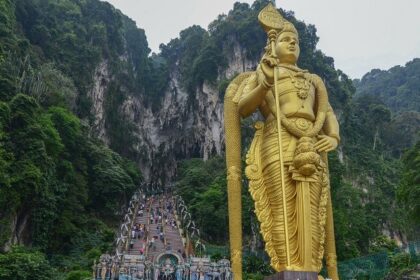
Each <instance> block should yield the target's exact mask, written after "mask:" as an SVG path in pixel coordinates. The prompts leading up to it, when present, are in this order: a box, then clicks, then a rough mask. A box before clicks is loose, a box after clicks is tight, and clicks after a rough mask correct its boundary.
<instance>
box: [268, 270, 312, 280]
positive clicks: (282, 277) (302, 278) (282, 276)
mask: <svg viewBox="0 0 420 280" xmlns="http://www.w3.org/2000/svg"><path fill="white" fill-rule="evenodd" d="M264 280H318V273H316V272H303V271H282V272H279V273H276V274H273V275H270V276H267V277H264Z"/></svg>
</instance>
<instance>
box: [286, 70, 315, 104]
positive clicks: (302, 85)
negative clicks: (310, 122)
mask: <svg viewBox="0 0 420 280" xmlns="http://www.w3.org/2000/svg"><path fill="white" fill-rule="evenodd" d="M280 66H281V67H284V68H286V69H287V73H288V75H289V77H290V80H291V81H292V84H293V86H294V87H295V88H296V89H297V93H296V94H297V96H298V97H299V98H300V99H302V100H305V99H306V98H308V96H309V88H310V83H309V81H308V80H307V79H305V74H304V73H305V72H307V71H306V70H302V69H300V68H298V67H296V66H293V65H288V64H280Z"/></svg>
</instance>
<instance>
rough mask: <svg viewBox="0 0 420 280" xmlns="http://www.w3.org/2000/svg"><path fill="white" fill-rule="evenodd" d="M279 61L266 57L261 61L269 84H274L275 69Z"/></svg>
mask: <svg viewBox="0 0 420 280" xmlns="http://www.w3.org/2000/svg"><path fill="white" fill-rule="evenodd" d="M276 64H277V61H276V59H275V58H273V57H268V56H264V57H263V58H262V59H261V62H260V66H261V70H262V72H263V74H264V77H265V80H266V81H267V83H269V84H273V83H274V67H275V66H276Z"/></svg>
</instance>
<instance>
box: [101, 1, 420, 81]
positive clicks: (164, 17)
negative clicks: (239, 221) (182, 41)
mask: <svg viewBox="0 0 420 280" xmlns="http://www.w3.org/2000/svg"><path fill="white" fill-rule="evenodd" d="M107 1H108V2H110V3H111V4H113V5H114V6H115V7H116V8H118V9H120V10H121V11H122V12H123V13H124V14H126V15H128V16H129V17H130V18H132V19H133V20H135V21H136V23H137V26H138V27H140V28H143V29H144V30H145V32H146V36H147V40H148V42H149V47H150V48H151V49H152V51H154V52H159V44H161V43H168V42H169V40H170V39H173V38H176V37H178V35H179V32H180V31H181V30H183V29H185V28H187V27H189V26H191V25H193V24H197V25H201V26H202V27H204V28H207V26H208V24H209V23H210V22H211V21H213V20H214V19H216V17H217V15H219V14H222V13H224V14H227V13H228V12H229V10H231V9H232V8H233V3H234V2H236V1H233V0H161V1H153V0H107ZM240 2H247V3H250V4H252V3H253V1H249V0H244V1H240ZM276 3H277V7H281V8H283V9H285V10H291V11H294V12H295V16H296V18H297V19H299V20H303V21H305V23H310V24H314V25H315V26H316V28H317V30H318V33H317V34H318V36H319V37H320V40H319V43H318V48H319V49H321V50H322V51H323V52H324V53H325V54H327V55H328V56H331V57H333V58H334V60H335V66H336V68H338V69H341V70H343V71H344V72H345V73H347V74H348V75H349V76H350V77H351V78H361V77H362V76H363V75H364V74H365V73H366V72H368V71H370V70H371V69H373V68H380V69H388V68H390V67H392V66H394V65H404V64H405V63H406V62H408V61H410V60H412V59H413V58H415V57H420V1H419V0H398V1H397V0H351V1H350V0H346V1H344V0H277V1H276Z"/></svg>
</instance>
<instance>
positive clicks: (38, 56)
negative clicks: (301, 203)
mask: <svg viewBox="0 0 420 280" xmlns="http://www.w3.org/2000/svg"><path fill="white" fill-rule="evenodd" d="M267 3H268V1H267V0H258V1H256V2H255V3H254V4H253V5H251V6H250V5H248V4H245V3H235V5H234V7H233V9H232V10H231V11H230V12H229V13H228V14H227V15H221V16H219V17H218V18H217V19H216V20H215V21H214V22H212V23H211V24H210V25H209V28H208V30H205V29H203V28H201V27H199V26H192V27H190V28H187V29H185V30H184V31H182V32H181V33H180V37H179V38H177V39H174V40H172V41H170V42H169V43H168V44H166V45H161V47H160V48H161V53H160V54H154V55H151V56H150V55H149V54H150V50H149V48H148V45H147V41H146V37H145V34H144V31H143V30H141V29H138V28H137V27H136V26H135V23H134V22H133V21H132V20H130V19H129V18H127V17H126V16H124V15H122V14H121V12H119V11H118V10H116V9H115V8H113V7H112V6H111V5H110V4H108V3H106V2H101V1H98V0H84V1H79V0H61V1H53V0H30V1H27V0H3V1H1V2H0V206H1V208H0V227H1V230H0V245H1V246H5V245H7V246H6V247H8V245H9V243H10V242H12V243H21V244H25V245H28V246H30V247H33V248H34V249H35V251H28V250H26V249H23V248H20V247H14V248H13V249H12V250H11V251H10V252H9V253H7V254H2V255H0V264H2V263H9V264H14V263H21V262H22V261H25V260H29V259H30V260H33V262H34V263H37V264H39V265H35V267H34V268H28V270H27V272H24V271H23V272H22V273H33V272H32V271H37V269H42V270H43V271H44V272H45V275H47V276H45V277H50V278H51V276H50V275H53V274H54V273H59V272H63V271H66V272H67V271H70V270H86V269H89V265H90V264H89V262H90V261H91V260H92V259H93V258H94V257H95V256H97V255H98V254H99V252H104V251H106V249H107V248H108V247H109V246H110V243H111V242H112V240H113V238H114V232H113V228H114V226H115V224H116V221H117V217H118V213H119V211H120V207H121V206H122V205H123V204H124V202H125V201H126V200H127V198H129V196H130V195H131V194H132V192H133V191H134V189H135V188H136V186H137V185H138V183H139V181H140V174H139V171H138V170H137V167H136V166H135V164H134V163H133V162H131V161H129V160H128V159H126V158H130V159H132V160H139V158H140V157H139V155H138V154H137V152H136V149H135V147H136V145H137V144H138V143H137V139H136V130H135V126H134V124H133V123H131V122H130V121H129V120H128V119H127V117H126V115H125V113H124V111H123V108H122V107H123V104H124V102H126V101H127V99H128V98H130V97H133V96H135V97H136V98H139V100H141V101H142V102H145V103H147V104H148V105H149V106H151V107H152V108H154V109H155V110H156V109H158V108H159V106H160V99H161V97H162V96H163V93H164V91H165V89H167V87H168V82H169V74H170V73H171V71H177V72H179V74H180V81H181V86H182V87H183V88H184V89H185V90H186V91H187V92H188V93H189V96H190V100H189V102H190V103H191V104H192V103H193V100H194V98H191V97H194V94H196V92H197V89H200V88H201V87H202V86H203V83H204V82H206V83H209V84H213V85H214V86H218V88H219V90H220V94H221V95H223V89H224V88H226V86H227V84H228V81H229V79H231V78H232V77H226V73H225V72H226V69H227V67H228V62H229V57H230V56H231V54H232V52H233V51H234V49H235V47H237V46H240V50H241V51H242V52H243V53H242V55H243V58H244V59H248V60H251V61H255V62H257V61H258V59H259V58H260V56H261V51H262V50H263V48H264V46H265V44H266V41H265V40H266V39H265V34H264V32H263V31H262V29H261V28H260V26H259V25H258V22H257V14H258V12H259V10H260V9H261V8H262V7H263V6H265V5H266V4H267ZM283 14H284V15H285V17H286V18H287V19H288V20H289V21H291V22H293V23H294V24H295V26H296V28H297V29H298V31H299V34H300V41H301V56H300V60H299V62H298V63H299V65H300V66H301V67H302V68H306V69H308V70H309V71H311V72H312V73H316V74H318V75H319V76H321V77H322V78H323V80H324V81H325V83H326V86H327V89H328V92H329V98H330V102H331V103H332V105H333V107H334V109H335V110H336V113H337V115H338V116H339V119H340V124H341V129H342V132H341V134H342V143H341V146H340V148H339V150H338V152H334V153H332V154H331V155H330V169H331V185H332V195H333V205H334V217H335V222H336V236H337V247H338V250H337V251H338V254H339V258H340V259H341V260H343V259H348V258H353V257H357V256H361V255H364V254H369V253H372V252H377V251H380V250H383V249H387V248H388V247H389V244H390V243H389V239H387V238H384V236H383V235H382V233H383V232H388V233H389V235H390V236H391V237H393V238H396V239H401V238H402V237H406V236H407V237H408V238H409V239H413V238H415V236H416V234H418V230H419V229H418V223H419V221H418V219H417V218H418V217H419V216H420V213H419V209H418V201H419V198H418V197H419V196H418V194H419V190H418V186H419V182H418V175H417V173H416V172H417V170H418V169H419V166H418V157H419V149H420V146H419V144H418V140H419V139H418V134H417V133H418V128H419V123H420V117H419V111H418V110H419V105H418V104H419V101H418V96H419V94H418V88H419V86H418V85H419V78H418V77H419V76H420V74H419V72H420V67H419V65H420V63H419V60H418V59H415V60H413V61H412V62H410V63H408V64H407V65H406V66H405V67H395V68H392V69H390V70H388V71H380V70H373V71H371V72H370V73H368V74H367V75H366V76H365V77H363V78H362V79H361V80H360V81H354V82H353V81H351V80H350V79H348V77H347V76H346V75H345V74H344V73H342V72H341V71H340V70H336V69H335V67H334V60H333V59H332V58H331V57H328V56H326V55H325V54H323V53H322V52H321V51H320V50H318V49H316V44H317V42H318V37H317V35H316V28H315V27H314V26H313V25H307V24H305V23H304V22H302V21H299V20H297V19H296V18H295V17H294V15H293V13H292V12H283ZM95 82H97V83H99V84H100V85H101V86H103V88H105V89H106V91H105V92H104V93H103V96H101V98H103V105H104V106H103V109H104V112H103V114H104V117H103V118H104V119H103V127H100V126H97V123H96V121H97V119H95V118H96V117H97V116H94V115H93V113H92V112H93V109H94V108H95V106H97V104H95V100H93V97H92V96H91V95H92V92H93V90H92V89H93V87H94V86H95ZM104 84H106V86H104ZM192 107H193V106H192ZM244 129H245V130H246V133H245V136H244V139H243V140H244V141H243V143H249V140H250V138H251V137H252V126H251V124H250V122H249V121H245V122H244ZM102 133H103V135H104V138H105V139H106V140H107V144H109V145H108V147H107V146H106V145H104V143H102V142H101V141H100V140H98V139H96V138H95V136H94V135H97V134H102ZM401 136H403V137H401ZM416 142H417V144H415V143H416ZM244 148H246V147H244ZM407 149H410V150H409V151H408V152H406V150H407ZM117 153H118V154H117ZM403 154H405V155H404V156H403ZM401 158H402V159H403V160H402V161H401ZM400 178H402V180H400ZM177 186H178V192H179V193H180V194H181V195H182V196H183V197H184V200H185V201H186V202H187V204H188V206H189V208H190V209H191V211H192V212H193V216H194V219H195V220H196V222H197V223H198V225H199V227H200V228H201V229H202V234H203V237H204V238H205V239H206V240H207V241H209V242H211V243H215V244H226V243H227V240H228V235H227V231H226V229H227V223H228V220H227V198H226V178H225V165H224V159H223V157H214V158H212V159H210V160H208V161H207V162H204V161H202V160H201V159H192V160H189V161H185V162H183V163H182V164H181V165H180V167H179V177H178V180H177ZM242 196H243V201H244V206H243V207H244V210H245V211H244V215H243V220H244V233H245V235H246V236H245V240H246V241H247V242H249V243H251V240H253V238H254V237H255V236H256V235H257V234H256V233H257V230H256V228H255V217H254V215H253V203H252V201H251V199H250V197H249V194H248V192H247V190H246V189H244V191H243V195H242ZM417 236H418V235H417ZM384 240H385V241H384ZM254 245H255V246H260V248H261V244H259V245H258V244H255V243H254ZM252 261H255V260H249V263H252ZM51 264H52V265H54V266H55V267H56V268H58V270H55V269H51V270H50V269H46V268H45V266H46V265H51ZM44 268H45V269H44ZM33 269H34V270H33ZM7 273H10V272H9V271H8V270H7V268H3V267H2V268H1V269H0V277H7V275H8V274H7ZM83 273H84V272H83V271H76V272H73V274H72V275H78V274H80V275H82V274H83ZM5 275H6V276H5ZM48 275H49V276H48ZM24 277H26V276H21V278H24ZM54 277H55V276H54ZM57 277H58V276H57ZM74 277H76V276H74ZM40 279H42V278H40ZM45 279H47V278H45ZM57 279H58V278H57Z"/></svg>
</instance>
